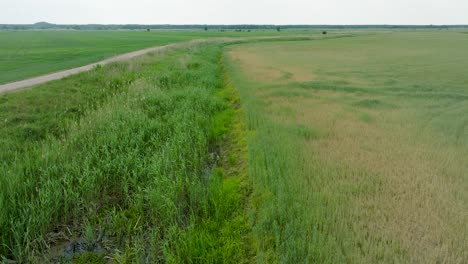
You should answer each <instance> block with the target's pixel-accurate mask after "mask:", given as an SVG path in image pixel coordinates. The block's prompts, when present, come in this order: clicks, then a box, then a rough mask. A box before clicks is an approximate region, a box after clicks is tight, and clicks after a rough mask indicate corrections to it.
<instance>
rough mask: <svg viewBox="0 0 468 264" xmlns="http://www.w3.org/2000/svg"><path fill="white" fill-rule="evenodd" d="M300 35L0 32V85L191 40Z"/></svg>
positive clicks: (258, 32)
mask: <svg viewBox="0 0 468 264" xmlns="http://www.w3.org/2000/svg"><path fill="white" fill-rule="evenodd" d="M304 33H305V34H310V33H311V31H307V30H302V31H301V30H297V31H292V30H290V31H284V32H280V33H278V32H276V31H273V30H265V31H252V32H246V31H244V32H234V31H232V30H231V31H228V32H219V31H207V32H205V31H201V30H198V31H182V30H180V31H162V30H157V31H151V32H144V31H123V30H122V31H68V30H49V31H0V43H2V44H1V45H0V84H2V83H8V82H12V81H17V80H22V79H25V78H28V77H34V76H37V75H41V74H46V73H51V72H55V71H59V70H63V69H69V68H73V67H78V66H83V65H86V64H89V63H92V62H96V61H100V60H102V59H105V58H108V57H110V56H114V55H117V54H121V53H125V52H130V51H134V50H138V49H142V48H148V47H154V46H162V45H166V44H169V43H175V42H180V41H187V40H191V39H200V38H209V37H239V36H244V37H247V36H252V35H254V36H272V35H287V34H304ZM312 33H313V32H312Z"/></svg>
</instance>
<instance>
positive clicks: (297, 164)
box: [228, 32, 468, 263]
mask: <svg viewBox="0 0 468 264" xmlns="http://www.w3.org/2000/svg"><path fill="white" fill-rule="evenodd" d="M465 45H468V38H467V37H466V35H463V34H459V33H457V32H443V33H437V32H417V33H416V32H401V33H384V34H378V35H371V36H358V37H353V38H343V39H328V40H327V39H326V40H321V41H306V42H294V43H267V44H265V43H259V44H251V45H242V46H237V47H233V48H231V49H230V50H229V52H228V54H229V56H228V61H229V63H228V64H229V65H231V72H232V75H233V79H234V83H235V86H236V87H238V88H239V91H240V94H241V101H242V102H243V106H244V109H245V112H246V116H247V128H248V129H247V131H248V135H250V136H249V140H248V145H249V150H250V159H249V169H250V170H249V175H250V176H251V178H252V180H253V181H254V189H255V190H258V191H259V193H260V194H259V197H261V201H262V202H261V203H260V205H259V206H258V210H257V212H256V218H255V220H256V221H255V224H254V236H256V237H262V238H263V237H271V240H262V242H263V243H261V247H260V252H261V254H259V255H260V256H262V257H263V258H264V259H265V260H266V262H270V261H273V262H276V261H279V262H282V263H298V262H302V261H304V260H311V261H316V262H318V263H325V262H329V263H341V262H347V263H381V262H388V263H393V262H403V263H463V262H466V261H467V257H468V256H467V251H466V245H467V242H468V241H467V237H468V226H467V225H466V223H467V222H468V207H467V204H468V196H467V191H466V190H467V188H468V179H467V175H468V162H467V160H468V127H467V124H468V117H467V115H466V113H467V111H468V103H467V99H468V76H467V75H466V73H465V71H466V69H467V68H468V52H467V51H466V49H465V48H463V47H464V46H465ZM273 54H274V56H272V55H273Z"/></svg>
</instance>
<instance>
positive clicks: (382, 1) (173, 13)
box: [0, 0, 468, 25]
mask: <svg viewBox="0 0 468 264" xmlns="http://www.w3.org/2000/svg"><path fill="white" fill-rule="evenodd" d="M0 7H1V8H0V24H34V23H37V22H41V21H44V22H48V23H53V24H151V25H161V24H171V25H186V24H210V25H213V24H224V25H234V24H236V25H239V24H258V25H265V24H275V25H286V24H289V25H299V24H302V25H430V24H432V25H465V24H468V16H467V15H466V13H468V1H463V0H446V1H440V0H425V1H422V0H413V1H411V2H409V1H405V0H394V1H391V2H390V1H386V0H361V1H358V0H329V1H313V2H312V1H306V0H290V1H282V0H270V1H266V0H257V1H247V0H237V1H233V0H221V1H216V0H200V1H191V2H187V1H183V0H173V1H158V0H154V1H153V0H134V1H122V0H113V1H112V0H101V1H94V0H81V1H77V0H62V1H59V0H43V1H34V0H15V1H8V2H6V3H2V4H0Z"/></svg>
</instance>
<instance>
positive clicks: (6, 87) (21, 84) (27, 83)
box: [0, 43, 180, 93]
mask: <svg viewBox="0 0 468 264" xmlns="http://www.w3.org/2000/svg"><path fill="white" fill-rule="evenodd" d="M176 45H180V44H179V43H173V44H168V45H165V46H159V47H153V48H147V49H143V50H137V51H133V52H130V53H125V54H121V55H118V56H115V57H111V58H108V59H105V60H103V61H99V62H95V63H91V64H88V65H85V66H81V67H78V68H73V69H69V70H64V71H59V72H55V73H50V74H46V75H42V76H39V77H34V78H30V79H26V80H22V81H17V82H12V83H7V84H2V85H0V93H4V92H9V91H14V90H19V89H23V88H28V87H31V86H35V85H38V84H43V83H46V82H50V81H54V80H59V79H62V78H65V77H67V76H70V75H74V74H77V73H80V72H84V71H89V70H91V69H92V68H93V67H95V66H97V65H106V64H109V63H112V62H117V61H123V60H128V59H131V58H135V57H138V56H141V55H144V54H147V53H151V52H156V51H161V50H165V49H168V48H171V47H174V46H176Z"/></svg>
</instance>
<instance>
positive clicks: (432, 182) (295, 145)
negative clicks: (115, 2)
mask: <svg viewBox="0 0 468 264" xmlns="http://www.w3.org/2000/svg"><path fill="white" fill-rule="evenodd" d="M3 33H5V32H0V35H1V34H3ZM10 33H18V32H10ZM40 33H44V34H53V36H52V37H50V39H54V38H58V37H60V34H65V35H64V36H62V37H63V38H67V39H68V38H69V37H70V36H68V37H66V35H67V34H71V35H72V33H76V34H78V33H79V34H85V35H86V36H88V38H89V39H88V41H89V42H88V44H87V45H89V46H90V47H92V48H94V46H96V47H97V44H96V43H98V42H99V41H98V37H96V36H94V37H91V35H89V34H95V33H94V32H68V31H66V32H52V33H50V32H25V33H24V34H25V38H27V37H31V34H40ZM100 33H102V32H100ZM223 33H226V34H239V32H236V33H235V32H230V33H229V32H223ZM251 33H252V32H251ZM96 34H97V33H96ZM107 34H109V35H108V36H109V37H110V38H111V36H113V37H116V38H118V39H121V40H122V39H124V38H122V36H124V35H125V34H128V35H133V36H135V35H139V34H141V38H143V39H147V36H148V34H158V32H107ZM116 34H123V35H120V37H117V35H116ZM161 34H167V38H166V39H165V41H168V42H169V41H170V38H172V39H173V40H174V39H176V40H177V41H182V40H186V39H189V38H192V37H196V36H198V34H207V35H209V36H215V35H216V36H217V34H221V32H219V33H218V32H211V33H210V32H196V33H193V32H192V33H190V34H194V35H192V36H191V37H188V34H189V33H187V32H181V33H180V36H178V35H177V34H176V33H174V32H170V33H163V32H161ZM240 34H241V35H242V36H243V35H244V34H248V33H247V32H243V33H240ZM262 34H272V32H263V33H262V32H260V33H258V34H257V35H262ZM281 34H285V35H292V33H281ZM310 34H313V32H310ZM77 36H79V35H75V36H74V37H76V38H78V37H77ZM93 38H94V39H93ZM293 40H294V41H293ZM93 43H94V44H93ZM132 43H133V42H132ZM151 43H152V42H151V41H150V40H148V42H147V44H148V45H150V46H153V44H151ZM139 44H141V45H143V44H142V43H139ZM61 45H62V46H64V45H65V46H67V45H69V44H65V42H63V43H62V44H61ZM125 45H132V44H130V42H127V44H125ZM135 45H136V44H135ZM467 45H468V35H467V34H461V33H459V32H456V31H402V32H397V31H395V32H391V31H384V32H370V31H367V32H360V33H350V32H348V33H346V34H340V35H339V37H336V36H333V34H328V36H326V37H322V36H320V37H319V36H316V37H315V39H312V40H304V38H297V39H294V38H285V39H283V41H276V40H275V41H272V40H268V41H264V40H263V41H259V40H257V41H251V42H248V43H224V44H222V43H206V44H187V45H185V46H181V47H177V48H172V49H169V50H165V51H162V52H158V53H153V54H148V55H145V56H142V57H139V58H135V59H132V60H129V61H126V62H119V63H112V64H109V65H106V66H103V67H97V68H95V69H93V70H91V71H89V72H84V73H81V74H78V75H75V76H71V77H68V78H65V79H63V80H58V81H53V82H50V83H47V84H43V85H40V86H37V87H35V88H34V89H28V90H22V91H17V92H11V93H6V94H0V150H1V151H0V158H1V162H0V171H1V172H2V173H1V174H0V208H1V211H0V262H7V261H9V260H15V261H18V262H23V263H26V262H27V263H50V262H52V263H57V262H60V263H108V262H116V263H159V262H161V263H396V262H397V263H398V262H402V263H465V262H467V261H468V254H467V251H466V245H467V243H468V240H467V239H468V228H467V225H466V223H467V222H468V207H467V205H468V196H467V194H468V192H467V191H466V190H467V189H468V179H467V175H468V163H467V162H466V161H467V159H468V128H467V125H468V117H467V116H466V114H465V113H466V112H467V111H468V104H467V100H468V76H467V75H466V74H465V69H467V68H468V65H467V64H468V52H467V51H466V49H465V47H466V46H467ZM10 46H14V43H13V42H11V44H10ZM104 46H106V44H105V41H103V42H102V47H104ZM127 47H128V46H127ZM134 47H135V48H137V47H136V46H134ZM140 47H143V46H140ZM92 48H91V49H92ZM56 50H60V49H59V48H56ZM97 50H98V49H95V50H94V51H93V52H90V54H91V53H93V54H94V55H93V56H95V55H96V54H98V53H99V54H101V55H102V54H103V53H105V52H108V51H105V50H104V49H101V50H100V51H97ZM69 51H70V50H68V51H65V53H67V52H69ZM51 52H52V53H53V52H54V50H53V49H51ZM56 56H57V58H61V57H60V54H56ZM25 59H27V58H25ZM0 67H3V64H0ZM23 77H24V76H23Z"/></svg>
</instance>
